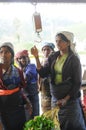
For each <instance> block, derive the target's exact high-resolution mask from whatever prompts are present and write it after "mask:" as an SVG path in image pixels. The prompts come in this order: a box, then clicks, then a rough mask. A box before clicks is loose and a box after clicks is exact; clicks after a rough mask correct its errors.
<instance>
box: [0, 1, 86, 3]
mask: <svg viewBox="0 0 86 130" xmlns="http://www.w3.org/2000/svg"><path fill="white" fill-rule="evenodd" d="M0 2H30V3H32V2H36V3H86V0H0Z"/></svg>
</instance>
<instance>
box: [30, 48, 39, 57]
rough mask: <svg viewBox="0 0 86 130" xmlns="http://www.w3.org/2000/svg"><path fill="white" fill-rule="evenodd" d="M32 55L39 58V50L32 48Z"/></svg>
mask: <svg viewBox="0 0 86 130" xmlns="http://www.w3.org/2000/svg"><path fill="white" fill-rule="evenodd" d="M31 54H32V55H33V56H34V57H35V58H37V57H38V49H37V48H36V46H34V47H32V48H31Z"/></svg>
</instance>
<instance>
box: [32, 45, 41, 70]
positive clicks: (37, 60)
mask: <svg viewBox="0 0 86 130" xmlns="http://www.w3.org/2000/svg"><path fill="white" fill-rule="evenodd" d="M31 54H32V55H33V56H34V57H35V60H36V65H37V69H40V68H41V63H40V60H39V55H38V49H37V48H36V46H34V47H32V48H31Z"/></svg>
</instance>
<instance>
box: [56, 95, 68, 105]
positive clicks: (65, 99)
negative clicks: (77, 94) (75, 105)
mask: <svg viewBox="0 0 86 130" xmlns="http://www.w3.org/2000/svg"><path fill="white" fill-rule="evenodd" d="M69 99H70V96H69V95H67V96H66V97H64V98H62V99H60V100H58V101H57V105H58V106H59V107H61V106H65V105H66V103H67V101H68V100H69Z"/></svg>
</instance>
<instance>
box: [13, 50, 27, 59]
mask: <svg viewBox="0 0 86 130" xmlns="http://www.w3.org/2000/svg"><path fill="white" fill-rule="evenodd" d="M28 55H29V53H28V50H22V51H19V52H17V53H16V55H15V59H16V60H17V59H18V58H20V57H22V56H28Z"/></svg>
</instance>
